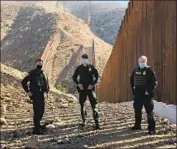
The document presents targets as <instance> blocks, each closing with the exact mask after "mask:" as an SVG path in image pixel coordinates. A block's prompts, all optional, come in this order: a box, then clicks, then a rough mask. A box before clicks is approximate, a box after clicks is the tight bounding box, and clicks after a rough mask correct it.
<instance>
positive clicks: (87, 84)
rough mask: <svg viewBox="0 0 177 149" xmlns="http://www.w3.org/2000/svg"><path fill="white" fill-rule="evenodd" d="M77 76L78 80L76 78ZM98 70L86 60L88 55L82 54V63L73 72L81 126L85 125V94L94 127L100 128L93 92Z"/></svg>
mask: <svg viewBox="0 0 177 149" xmlns="http://www.w3.org/2000/svg"><path fill="white" fill-rule="evenodd" d="M78 76H79V78H80V79H79V80H78V79H77V78H78ZM98 76H99V74H98V71H97V69H96V68H95V67H94V66H93V65H90V64H89V62H88V55H87V54H84V55H82V64H81V65H80V66H78V67H77V68H76V70H75V72H74V74H73V77H72V78H73V80H74V82H75V83H76V84H77V90H78V92H79V103H80V106H81V116H82V121H83V123H82V124H81V125H82V126H85V125H86V115H87V113H86V110H85V107H84V104H85V101H86V98H87V96H88V97H89V101H90V104H91V106H92V109H93V118H94V120H95V126H96V127H95V128H96V129H100V126H99V114H98V104H97V98H96V93H95V84H96V83H97V81H98Z"/></svg>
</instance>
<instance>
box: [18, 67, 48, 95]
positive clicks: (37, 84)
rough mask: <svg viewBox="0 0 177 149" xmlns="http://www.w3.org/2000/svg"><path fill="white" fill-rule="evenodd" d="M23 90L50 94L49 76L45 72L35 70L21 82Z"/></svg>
mask: <svg viewBox="0 0 177 149" xmlns="http://www.w3.org/2000/svg"><path fill="white" fill-rule="evenodd" d="M27 82H30V87H29V89H28V86H27ZM21 84H22V87H23V89H24V90H25V91H26V92H28V91H30V92H32V93H35V92H48V91H49V84H48V78H47V75H46V74H45V73H44V72H43V70H39V69H37V68H36V69H34V70H32V71H30V72H29V74H28V75H27V76H26V77H25V78H24V79H23V80H22V82H21Z"/></svg>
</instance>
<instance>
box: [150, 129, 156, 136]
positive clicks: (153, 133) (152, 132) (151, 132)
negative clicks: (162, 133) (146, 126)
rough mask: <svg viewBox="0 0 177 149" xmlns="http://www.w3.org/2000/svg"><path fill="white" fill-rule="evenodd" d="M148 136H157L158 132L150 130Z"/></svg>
mask: <svg viewBox="0 0 177 149" xmlns="http://www.w3.org/2000/svg"><path fill="white" fill-rule="evenodd" d="M148 134H149V135H155V134H156V131H155V130H149V131H148Z"/></svg>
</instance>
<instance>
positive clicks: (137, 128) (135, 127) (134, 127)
mask: <svg viewBox="0 0 177 149" xmlns="http://www.w3.org/2000/svg"><path fill="white" fill-rule="evenodd" d="M130 129H131V130H141V126H133V127H131V128H130Z"/></svg>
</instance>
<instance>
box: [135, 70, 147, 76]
mask: <svg viewBox="0 0 177 149" xmlns="http://www.w3.org/2000/svg"><path fill="white" fill-rule="evenodd" d="M136 74H137V75H143V76H145V75H146V71H143V72H141V71H137V72H136Z"/></svg>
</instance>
